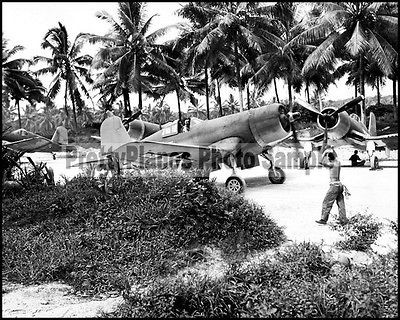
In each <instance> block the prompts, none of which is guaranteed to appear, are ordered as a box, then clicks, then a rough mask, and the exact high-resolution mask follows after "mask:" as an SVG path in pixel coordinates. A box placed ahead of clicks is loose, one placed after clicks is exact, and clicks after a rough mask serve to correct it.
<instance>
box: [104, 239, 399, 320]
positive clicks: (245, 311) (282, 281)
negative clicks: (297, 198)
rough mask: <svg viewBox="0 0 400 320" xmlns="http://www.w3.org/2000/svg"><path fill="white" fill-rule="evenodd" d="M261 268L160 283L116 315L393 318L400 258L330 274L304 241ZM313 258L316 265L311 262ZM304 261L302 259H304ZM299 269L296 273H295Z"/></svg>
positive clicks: (132, 296)
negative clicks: (220, 276) (399, 260)
mask: <svg viewBox="0 0 400 320" xmlns="http://www.w3.org/2000/svg"><path fill="white" fill-rule="evenodd" d="M274 257H275V258H276V260H269V259H265V260H264V261H262V262H261V263H259V264H253V265H250V266H248V267H247V268H241V267H240V266H239V265H238V264H232V265H231V266H230V269H229V271H228V272H227V274H226V275H225V276H224V277H223V278H219V279H211V278H207V277H204V276H199V275H198V274H195V275H193V276H192V277H191V278H189V279H182V278H176V279H174V280H172V281H171V280H169V279H168V280H166V279H160V280H157V281H156V282H154V283H153V284H151V286H150V287H149V288H148V290H147V291H145V292H141V293H139V292H132V293H131V294H129V296H127V297H126V299H125V303H124V304H123V305H122V306H121V308H120V309H119V310H118V311H117V312H115V313H112V314H108V316H112V317H154V318H156V317H274V318H281V317H362V316H365V317H381V316H385V317H393V316H396V315H397V269H398V264H397V259H389V258H387V257H381V258H379V259H377V260H375V261H374V263H373V264H371V265H370V266H366V267H357V266H355V267H353V268H352V269H351V270H347V271H346V270H343V272H340V273H339V274H332V273H329V269H330V267H331V263H330V262H329V260H328V259H327V258H324V254H323V252H322V251H321V250H320V248H319V247H317V246H316V245H314V244H310V243H301V244H297V245H294V246H293V247H291V248H289V250H287V251H284V252H281V253H280V254H279V255H275V256H274ZM313 257H314V258H315V261H316V262H312V260H313ZM299 258H300V259H299ZM293 270H294V272H292V271H293Z"/></svg>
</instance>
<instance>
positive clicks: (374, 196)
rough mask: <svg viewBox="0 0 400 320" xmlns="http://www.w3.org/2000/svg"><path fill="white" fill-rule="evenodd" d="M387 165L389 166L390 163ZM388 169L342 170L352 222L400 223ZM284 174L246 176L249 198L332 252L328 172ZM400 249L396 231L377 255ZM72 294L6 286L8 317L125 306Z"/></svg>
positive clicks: (296, 235)
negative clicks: (276, 178) (326, 205)
mask: <svg viewBox="0 0 400 320" xmlns="http://www.w3.org/2000/svg"><path fill="white" fill-rule="evenodd" d="M346 156H347V155H346ZM33 159H34V160H37V161H46V162H47V164H48V165H49V166H51V167H52V168H53V169H54V172H55V178H56V180H62V176H66V177H72V176H74V175H76V174H78V173H79V172H81V171H80V169H79V168H68V162H67V161H68V160H67V159H65V158H58V159H57V160H53V159H52V158H51V157H49V155H45V154H35V155H34V156H33ZM381 164H382V165H385V163H384V162H382V163H381ZM388 166H389V167H384V168H383V170H379V171H369V170H368V167H363V168H351V167H344V168H342V174H341V175H342V181H343V183H344V184H345V185H346V186H347V187H348V188H349V190H350V192H351V196H350V197H349V198H347V199H346V200H345V201H346V208H347V215H348V217H350V216H352V215H354V214H356V213H364V212H367V213H372V214H373V215H374V216H375V217H376V218H377V219H378V220H380V221H382V222H384V223H387V222H388V220H387V219H389V220H393V221H397V220H398V218H397V215H398V196H397V193H398V168H397V161H395V162H390V163H389V162H388ZM284 170H285V173H286V177H287V178H286V181H285V183H283V184H281V185H273V184H271V183H270V182H269V180H268V179H267V174H266V171H265V169H263V168H262V167H256V168H253V169H248V170H244V171H241V172H240V174H241V176H242V177H243V178H245V179H246V183H247V187H246V190H245V192H244V197H245V198H246V199H248V200H250V201H254V202H255V203H257V204H259V205H261V206H263V207H264V209H265V212H266V214H268V215H270V216H271V217H272V218H273V219H274V220H275V221H276V222H277V223H278V225H281V226H283V227H284V228H285V233H286V235H287V237H288V239H289V240H291V241H293V242H301V241H311V242H315V243H319V244H320V243H322V244H323V246H324V247H331V246H332V245H333V244H334V242H336V241H337V240H338V239H339V238H340V236H339V233H338V232H337V231H333V230H332V229H331V228H330V227H329V224H328V225H325V226H324V225H318V224H317V223H315V220H317V219H319V217H320V212H321V204H322V200H323V197H324V195H325V192H326V191H327V189H328V181H329V175H328V174H329V173H328V170H327V169H324V168H312V169H310V170H309V171H308V172H306V171H305V170H301V169H293V168H289V169H284ZM226 174H227V172H224V171H220V172H216V173H213V174H212V177H215V178H216V179H217V183H218V182H219V183H223V181H224V177H225V176H226ZM336 215H337V207H336V206H334V208H333V209H332V213H331V217H330V219H329V223H334V222H335V216H336ZM396 247H397V238H396V237H394V236H393V235H392V234H391V233H390V232H384V234H383V235H382V236H381V237H380V238H379V239H378V241H377V242H376V245H375V247H374V250H375V251H376V252H380V253H385V252H387V251H388V250H389V249H391V248H396ZM348 254H350V255H351V253H348ZM353 258H354V259H358V260H359V261H363V262H365V261H367V260H368V259H370V257H368V256H367V255H365V254H359V253H357V252H356V253H354V252H353ZM70 292H71V288H70V287H68V286H66V285H64V284H60V283H50V284H42V285H36V286H28V287H25V286H22V285H15V284H4V283H3V294H2V316H3V317H68V318H72V317H95V316H96V315H98V312H99V311H100V310H104V311H110V310H112V309H113V308H115V307H116V306H117V305H118V304H119V303H120V302H121V301H122V298H121V297H103V298H99V299H94V298H82V297H77V296H76V295H72V294H71V293H70Z"/></svg>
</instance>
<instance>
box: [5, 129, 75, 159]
mask: <svg viewBox="0 0 400 320" xmlns="http://www.w3.org/2000/svg"><path fill="white" fill-rule="evenodd" d="M63 128H64V127H62V126H60V127H58V128H57V129H56V131H55V132H54V135H53V137H52V139H51V140H50V139H47V138H45V137H43V136H41V135H38V134H36V133H33V132H30V131H28V130H25V129H17V130H14V131H11V132H6V133H3V134H2V138H1V139H2V145H3V146H5V147H6V148H9V149H12V150H15V151H20V152H24V153H25V152H29V153H30V152H51V153H53V156H54V152H59V151H66V152H71V151H75V150H76V147H75V146H74V145H69V144H68V134H67V133H66V129H65V128H64V130H63Z"/></svg>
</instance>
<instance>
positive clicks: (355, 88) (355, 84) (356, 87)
mask: <svg viewBox="0 0 400 320" xmlns="http://www.w3.org/2000/svg"><path fill="white" fill-rule="evenodd" d="M357 95H358V86H357V82H354V98H357Z"/></svg>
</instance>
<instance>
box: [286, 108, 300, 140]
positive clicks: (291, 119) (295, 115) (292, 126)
mask: <svg viewBox="0 0 400 320" xmlns="http://www.w3.org/2000/svg"><path fill="white" fill-rule="evenodd" d="M287 115H288V118H289V123H290V129H291V130H292V134H293V139H294V141H295V143H298V142H299V139H298V137H297V129H296V126H295V124H294V123H295V121H296V120H298V119H300V112H288V113H287Z"/></svg>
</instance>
